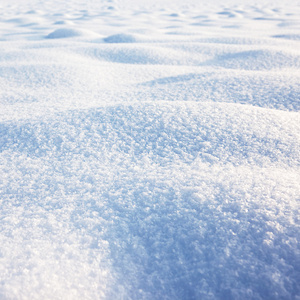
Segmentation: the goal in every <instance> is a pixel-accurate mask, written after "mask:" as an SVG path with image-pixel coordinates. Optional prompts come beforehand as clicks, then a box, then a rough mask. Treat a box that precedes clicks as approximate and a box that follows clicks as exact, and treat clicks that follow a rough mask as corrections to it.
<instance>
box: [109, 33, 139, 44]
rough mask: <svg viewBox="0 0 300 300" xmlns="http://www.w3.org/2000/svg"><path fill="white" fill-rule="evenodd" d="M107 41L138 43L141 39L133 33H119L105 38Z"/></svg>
mask: <svg viewBox="0 0 300 300" xmlns="http://www.w3.org/2000/svg"><path fill="white" fill-rule="evenodd" d="M104 41H105V42H106V43H136V42H138V41H139V39H138V38H137V37H136V36H134V35H133V34H125V33H119V34H114V35H110V36H108V37H106V38H104Z"/></svg>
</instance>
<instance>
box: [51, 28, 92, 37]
mask: <svg viewBox="0 0 300 300" xmlns="http://www.w3.org/2000/svg"><path fill="white" fill-rule="evenodd" d="M91 35H96V33H94V32H91V31H88V30H82V29H74V28H60V29H56V30H55V31H53V32H51V33H49V34H48V35H47V36H46V38H47V39H64V38H72V37H81V36H91Z"/></svg>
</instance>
